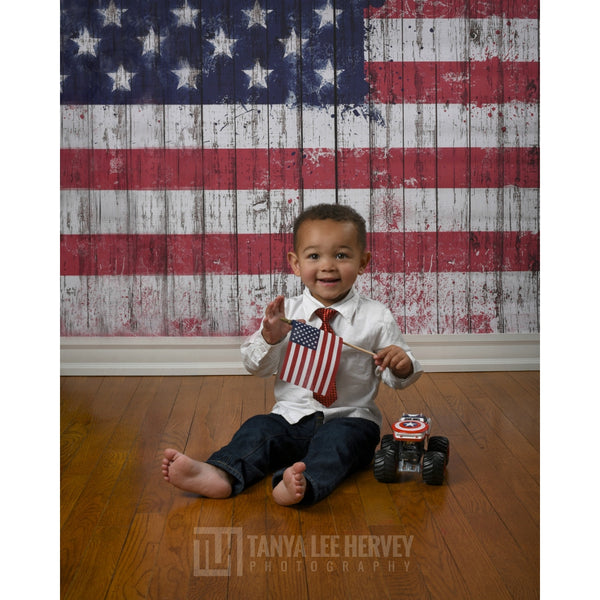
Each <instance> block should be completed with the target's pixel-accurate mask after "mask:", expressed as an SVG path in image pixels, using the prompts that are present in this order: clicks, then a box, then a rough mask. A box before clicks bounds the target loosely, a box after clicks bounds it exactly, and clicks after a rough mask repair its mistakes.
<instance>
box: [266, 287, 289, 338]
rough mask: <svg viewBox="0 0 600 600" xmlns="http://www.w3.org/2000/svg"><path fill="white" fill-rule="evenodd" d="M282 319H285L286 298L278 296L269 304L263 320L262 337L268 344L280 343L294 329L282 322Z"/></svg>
mask: <svg viewBox="0 0 600 600" xmlns="http://www.w3.org/2000/svg"><path fill="white" fill-rule="evenodd" d="M282 317H284V318H285V298H284V297H283V296H277V298H275V300H273V302H269V304H267V308H266V309H265V318H264V319H263V329H262V336H263V338H264V339H265V341H266V342H267V343H268V344H277V343H279V342H280V341H281V340H282V339H283V338H284V337H285V336H286V335H287V334H288V332H289V331H290V329H291V328H292V326H291V325H288V324H287V323H284V322H283V321H282V320H281V318H282Z"/></svg>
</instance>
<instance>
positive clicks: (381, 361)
mask: <svg viewBox="0 0 600 600" xmlns="http://www.w3.org/2000/svg"><path fill="white" fill-rule="evenodd" d="M374 361H375V364H376V365H377V368H378V370H379V371H380V372H381V378H382V380H383V382H384V383H386V384H387V385H389V386H390V387H392V388H395V389H402V388H405V387H408V386H409V385H411V384H413V383H414V382H415V381H416V380H417V379H419V377H421V375H422V374H423V367H422V366H421V364H420V363H419V361H418V360H416V359H415V357H414V356H413V355H412V352H411V351H410V350H404V349H403V348H401V347H400V346H395V345H391V346H386V347H385V348H382V349H381V350H379V351H378V352H377V355H376V356H375V358H374Z"/></svg>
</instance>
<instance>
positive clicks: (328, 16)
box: [315, 0, 343, 29]
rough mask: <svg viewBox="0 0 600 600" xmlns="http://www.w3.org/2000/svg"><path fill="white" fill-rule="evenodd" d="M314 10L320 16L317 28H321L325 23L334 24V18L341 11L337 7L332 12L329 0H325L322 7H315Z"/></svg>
mask: <svg viewBox="0 0 600 600" xmlns="http://www.w3.org/2000/svg"><path fill="white" fill-rule="evenodd" d="M315 12H316V13H317V14H318V15H319V16H320V17H321V22H320V23H319V29H322V28H323V27H325V25H335V20H336V19H337V18H338V17H339V16H340V15H341V14H342V12H343V11H342V10H341V9H339V8H337V9H336V10H335V14H334V10H333V6H332V5H331V0H327V5H326V6H324V7H323V8H315Z"/></svg>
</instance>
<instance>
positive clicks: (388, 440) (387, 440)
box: [381, 433, 394, 450]
mask: <svg viewBox="0 0 600 600" xmlns="http://www.w3.org/2000/svg"><path fill="white" fill-rule="evenodd" d="M393 445H394V436H393V435H392V434H391V433H386V434H385V435H384V436H383V437H382V438H381V449H382V450H385V448H388V447H389V446H393Z"/></svg>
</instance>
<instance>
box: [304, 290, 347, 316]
mask: <svg viewBox="0 0 600 600" xmlns="http://www.w3.org/2000/svg"><path fill="white" fill-rule="evenodd" d="M357 306H358V293H357V292H356V289H355V288H352V289H351V290H350V291H349V292H348V294H347V295H346V296H345V298H343V299H342V300H340V301H339V302H336V303H335V304H332V305H331V306H329V307H328V308H333V309H335V310H337V311H338V312H339V313H340V314H341V315H342V317H343V318H344V319H346V320H347V321H350V322H351V321H352V317H353V316H354V313H355V312H356V307H357ZM323 307H324V305H323V304H321V303H320V302H319V301H318V300H317V299H316V298H315V297H314V296H313V295H312V294H311V293H310V290H309V289H308V288H307V287H305V288H304V292H303V298H302V308H303V310H304V318H305V319H306V321H307V322H309V321H310V320H311V319H312V318H313V317H314V314H315V311H316V310H317V309H318V308H323Z"/></svg>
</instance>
